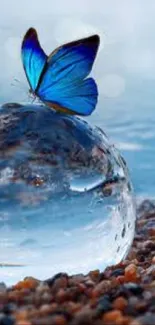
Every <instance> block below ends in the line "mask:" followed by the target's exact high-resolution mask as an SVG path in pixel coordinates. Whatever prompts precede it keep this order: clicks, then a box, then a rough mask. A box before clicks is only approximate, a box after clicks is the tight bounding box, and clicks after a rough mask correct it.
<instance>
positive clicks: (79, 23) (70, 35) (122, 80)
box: [0, 0, 155, 110]
mask: <svg viewBox="0 0 155 325" xmlns="http://www.w3.org/2000/svg"><path fill="white" fill-rule="evenodd" d="M31 26H33V27H35V28H36V29H37V31H38V34H39V39H40V42H41V45H42V46H43V48H44V49H45V52H46V53H47V54H49V53H50V52H51V51H53V50H54V49H55V48H56V47H57V46H59V45H60V44H62V43H65V42H67V41H71V40H74V39H78V38H81V37H85V36H87V35H91V34H94V33H98V34H99V35H100V39H101V44H100V50H99V52H98V55H97V58H96V61H95V64H94V67H93V72H92V75H93V76H94V77H95V79H96V80H97V83H98V87H99V93H100V97H99V110H100V109H101V106H102V105H103V101H104V100H105V101H107V100H109V101H110V103H111V101H112V103H113V101H115V103H116V101H117V102H118V103H119V102H121V98H122V96H124V95H125V93H126V91H128V89H130V87H131V84H132V80H133V78H134V79H138V80H142V81H143V80H146V81H147V80H148V81H151V82H152V81H153V82H154V83H155V36H154V34H155V28H154V27H155V1H154V0H149V1H147V2H146V1H144V0H130V1H129V0H117V1H116V0H96V1H94V0H78V1H71V0H65V1H64V0H61V1H60V0H57V1H54V0H44V1H38V0H33V1H32V0H27V1H23V0H20V1H19V0H13V1H12V0H1V12H0V53H1V56H0V57H1V60H0V71H1V74H0V86H1V96H0V102H8V101H23V100H26V98H28V94H27V91H28V84H27V80H26V78H25V75H24V71H23V67H22V64H21V58H20V47H21V42H22V38H23V36H24V34H25V32H26V30H27V29H28V28H29V27H31ZM15 79H18V81H16V80H15Z"/></svg>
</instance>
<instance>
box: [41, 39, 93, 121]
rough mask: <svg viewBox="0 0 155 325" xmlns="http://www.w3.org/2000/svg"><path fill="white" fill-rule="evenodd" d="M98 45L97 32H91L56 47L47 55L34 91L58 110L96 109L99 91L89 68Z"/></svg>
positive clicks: (83, 110) (86, 111)
mask: <svg viewBox="0 0 155 325" xmlns="http://www.w3.org/2000/svg"><path fill="white" fill-rule="evenodd" d="M98 46H99V37H98V35H93V36H90V37H87V38H84V39H81V40H78V41H75V42H71V43H68V44H65V45H63V46H61V47H59V48H58V49H56V50H55V51H54V52H53V53H52V54H51V55H50V56H49V58H48V60H47V64H46V69H45V70H44V74H43V75H42V77H41V79H40V82H39V85H38V89H37V95H38V96H39V97H40V99H41V100H42V101H43V102H45V103H47V104H48V105H50V106H51V107H54V108H56V109H59V110H61V109H62V110H63V109H65V110H68V111H71V112H73V113H75V114H81V115H89V114H91V112H92V111H93V110H94V109H95V106H96V103H97V97H98V91H97V86H96V83H95V81H94V80H93V79H92V78H88V79H85V78H86V77H87V76H88V74H89V73H90V72H91V69H92V66H93V63H94V60H95V57H96V53H97V50H98Z"/></svg>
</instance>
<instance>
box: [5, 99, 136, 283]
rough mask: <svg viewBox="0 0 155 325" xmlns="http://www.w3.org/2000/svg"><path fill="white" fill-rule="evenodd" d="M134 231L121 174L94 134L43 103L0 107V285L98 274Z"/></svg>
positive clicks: (114, 155) (118, 160) (120, 165)
mask: <svg viewBox="0 0 155 325" xmlns="http://www.w3.org/2000/svg"><path fill="white" fill-rule="evenodd" d="M134 229H135V207H134V199H133V193H132V186H131V183H130V180H129V176H128V170H127V167H126V164H125V162H124V160H123V158H122V157H121V156H120V154H119V153H118V151H116V149H115V148H114V146H113V145H111V144H110V142H109V140H108V138H107V136H106V135H105V133H104V132H103V131H102V130H101V129H99V128H97V127H91V126H90V125H89V124H88V123H87V122H86V121H85V120H83V119H81V118H78V117H74V116H71V115H66V114H60V113H56V112H55V111H53V110H51V109H49V108H47V107H46V106H34V105H33V106H32V105H31V106H22V105H19V104H5V105H3V106H2V107H1V110H0V279H1V281H5V283H6V284H8V285H12V284H14V283H15V282H17V281H19V280H21V279H23V278H24V277H26V276H34V277H35V278H38V279H42V280H44V279H47V278H49V277H51V276H53V275H54V274H56V273H58V272H68V273H69V274H75V273H87V272H89V271H90V270H92V269H100V270H104V268H105V267H107V266H109V265H112V264H115V263H118V262H119V261H121V260H122V259H123V258H124V257H125V256H126V254H127V252H128V250H129V248H130V246H131V243H132V240H133V236H134Z"/></svg>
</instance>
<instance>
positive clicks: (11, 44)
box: [4, 37, 21, 60]
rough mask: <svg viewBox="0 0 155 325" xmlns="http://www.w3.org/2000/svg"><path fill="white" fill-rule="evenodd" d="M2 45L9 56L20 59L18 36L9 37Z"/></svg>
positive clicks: (19, 40)
mask: <svg viewBox="0 0 155 325" xmlns="http://www.w3.org/2000/svg"><path fill="white" fill-rule="evenodd" d="M4 47H5V51H6V53H7V55H8V56H10V58H12V59H18V60H20V48H21V39H20V38H19V37H9V38H8V40H7V41H6V43H5V45H4Z"/></svg>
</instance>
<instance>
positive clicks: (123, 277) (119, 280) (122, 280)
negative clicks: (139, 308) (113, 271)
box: [117, 275, 125, 284]
mask: <svg viewBox="0 0 155 325" xmlns="http://www.w3.org/2000/svg"><path fill="white" fill-rule="evenodd" d="M117 281H118V283H120V284H123V283H124V282H125V276H124V275H119V276H117Z"/></svg>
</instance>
